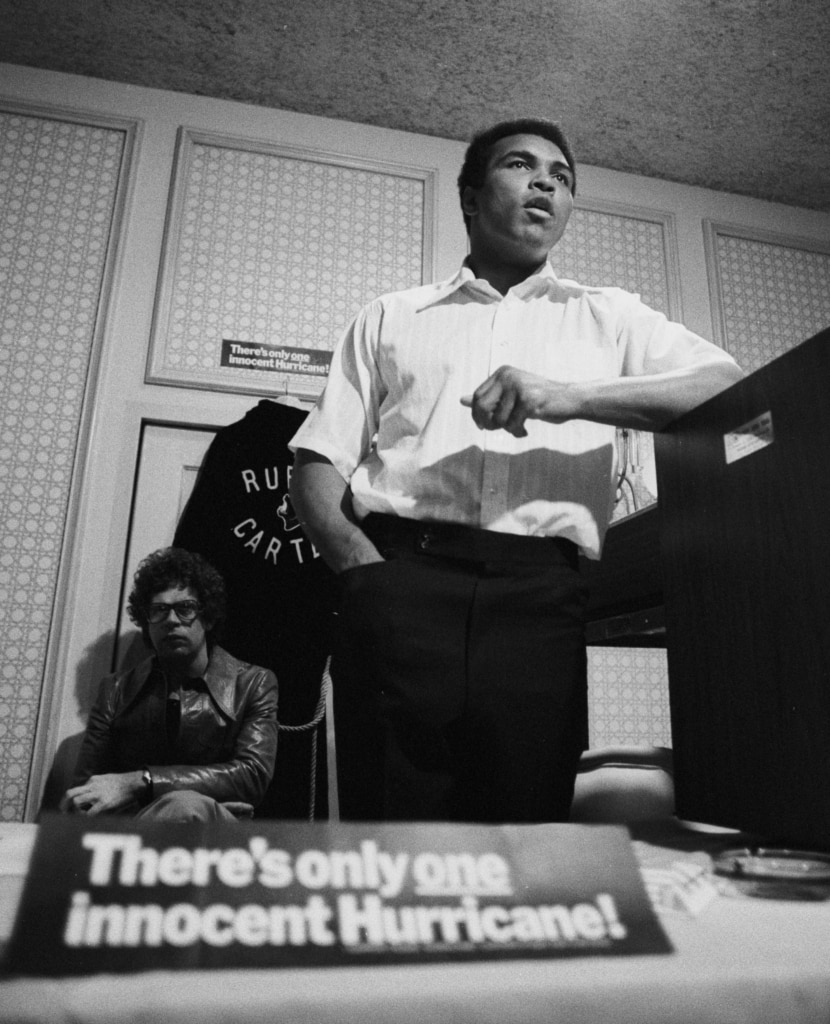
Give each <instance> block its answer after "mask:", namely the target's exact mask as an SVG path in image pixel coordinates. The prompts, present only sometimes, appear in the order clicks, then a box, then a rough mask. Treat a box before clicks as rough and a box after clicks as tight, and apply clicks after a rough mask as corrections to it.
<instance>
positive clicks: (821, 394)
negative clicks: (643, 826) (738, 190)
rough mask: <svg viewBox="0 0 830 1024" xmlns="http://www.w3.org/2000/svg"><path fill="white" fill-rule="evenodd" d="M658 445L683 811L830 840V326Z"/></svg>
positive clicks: (771, 832) (787, 835)
mask: <svg viewBox="0 0 830 1024" xmlns="http://www.w3.org/2000/svg"><path fill="white" fill-rule="evenodd" d="M656 455H657V482H658V492H659V506H660V507H659V533H660V547H661V554H662V578H663V598H664V606H665V616H666V631H667V652H668V664H669V688H670V702H671V716H672V744H673V748H674V761H675V787H676V797H677V813H678V815H679V816H680V817H681V818H687V819H692V820H696V821H704V822H710V823H713V824H717V825H725V826H728V827H733V828H740V829H744V830H747V831H749V832H753V833H757V834H759V835H760V836H761V837H763V839H764V840H765V841H767V842H775V843H787V844H790V845H792V844H797V845H800V846H807V847H809V848H812V849H824V848H828V849H830V330H825V331H823V332H822V333H821V334H818V335H816V336H815V337H814V338H811V339H810V340H809V341H806V342H804V343H803V344H801V345H799V346H798V347H797V348H795V349H793V350H791V351H790V352H787V353H786V354H785V355H783V356H781V357H780V358H778V359H776V360H775V361H774V362H772V363H770V364H769V365H767V366H765V367H763V368H762V369H760V370H758V371H756V372H755V373H753V374H751V375H750V376H748V377H747V378H745V379H744V380H743V381H741V382H739V383H738V384H736V385H734V386H733V387H731V388H729V389H728V390H727V391H725V392H723V393H722V394H720V395H718V396H716V397H715V398H713V399H711V400H710V401H708V402H706V403H704V404H703V405H701V406H699V407H698V408H697V409H694V410H693V411H692V412H690V413H688V414H687V415H685V416H683V417H681V418H680V419H678V420H677V421H675V422H674V423H673V424H672V425H671V426H670V428H669V429H668V430H667V431H666V432H664V433H663V434H661V435H658V436H657V438H656Z"/></svg>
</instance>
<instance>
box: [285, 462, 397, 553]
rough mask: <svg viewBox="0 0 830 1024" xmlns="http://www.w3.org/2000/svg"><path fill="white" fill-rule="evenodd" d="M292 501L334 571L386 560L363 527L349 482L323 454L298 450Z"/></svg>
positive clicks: (292, 478)
mask: <svg viewBox="0 0 830 1024" xmlns="http://www.w3.org/2000/svg"><path fill="white" fill-rule="evenodd" d="M291 501H292V503H293V505H294V511H295V512H296V513H297V516H298V518H299V520H300V522H301V523H302V524H303V529H304V530H305V532H306V534H307V535H308V537H309V539H310V540H311V542H312V544H313V545H314V546H315V547H316V548H317V550H318V551H319V552H320V554H321V555H322V557H323V559H324V560H325V562H326V564H327V565H328V566H329V567H330V568H331V569H333V570H334V571H335V572H343V570H344V569H351V568H353V567H354V566H356V565H364V564H366V563H368V562H381V561H383V558H382V557H381V555H380V553H379V552H378V549H377V548H376V547H375V546H374V544H373V543H372V542H371V541H370V540H369V538H368V537H367V536H366V534H365V533H364V532H363V530H361V529H360V525H359V524H358V521H357V518H356V517H355V514H354V511H353V509H352V500H351V494H350V492H349V485H348V483H347V482H346V481H345V480H344V479H343V477H342V476H341V475H340V473H339V472H338V471H337V470H336V469H335V467H334V466H333V465H332V463H331V462H330V461H329V460H328V459H327V458H325V457H324V456H322V455H318V454H317V453H316V452H312V451H309V450H308V449H305V448H299V449H298V450H297V453H296V455H295V456H294V469H293V472H292V474H291Z"/></svg>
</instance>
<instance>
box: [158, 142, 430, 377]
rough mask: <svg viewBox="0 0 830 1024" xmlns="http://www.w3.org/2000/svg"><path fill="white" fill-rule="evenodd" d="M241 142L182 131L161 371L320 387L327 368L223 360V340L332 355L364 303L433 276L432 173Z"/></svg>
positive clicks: (162, 305)
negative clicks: (277, 368)
mask: <svg viewBox="0 0 830 1024" xmlns="http://www.w3.org/2000/svg"><path fill="white" fill-rule="evenodd" d="M237 147H238V143H237V144H236V146H234V145H232V144H231V143H228V144H227V145H225V144H213V143H210V142H205V141H201V140H200V139H199V138H198V137H193V136H191V135H190V134H189V133H187V132H185V133H183V135H182V137H181V139H180V144H179V173H178V175H177V180H176V183H175V187H174V194H173V203H172V206H171V211H172V216H171V228H170V230H169V232H168V241H167V251H166V253H165V258H164V264H163V270H162V278H161V282H160V292H159V307H158V311H157V319H156V325H155V329H154V341H153V355H152V360H151V367H150V379H158V380H166V381H169V382H175V383H180V384H185V385H190V384H192V385H195V386H199V385H206V386H208V387H215V388H220V389H231V390H238V391H245V390H247V391H252V392H258V393H264V394H270V393H273V391H274V390H283V389H285V390H288V391H290V392H291V393H297V394H305V395H307V396H312V397H313V396H314V395H316V393H317V392H318V391H319V389H320V387H321V386H322V383H323V380H324V373H321V374H320V375H319V376H317V377H316V378H315V377H309V376H308V375H303V374H289V375H288V376H286V375H285V374H281V373H279V372H276V373H275V372H273V368H271V369H269V368H268V367H267V366H263V368H262V369H245V368H241V367H237V366H231V365H221V363H222V355H221V353H222V347H223V341H224V342H225V343H226V344H227V343H228V342H230V341H235V342H240V343H244V345H245V346H246V353H247V352H252V351H254V349H253V348H252V347H253V346H256V347H257V348H256V351H257V352H258V353H259V352H262V351H268V352H272V351H273V350H274V349H278V350H280V349H283V348H284V347H288V348H295V349H296V348H299V349H303V350H315V349H322V350H323V351H324V352H326V353H328V352H329V351H330V350H331V349H332V348H333V347H334V344H335V342H336V341H337V339H338V338H339V337H340V335H341V334H342V332H343V331H344V330H345V328H346V326H347V324H348V323H349V321H350V320H351V319H352V318H353V317H354V315H355V314H356V313H357V311H358V309H359V308H360V307H361V306H362V305H364V303H366V302H368V301H369V300H370V299H373V298H375V296H377V295H381V294H383V293H384V292H387V291H391V290H394V289H398V288H408V287H410V286H412V285H417V284H421V283H422V282H423V280H424V271H425V265H426V264H427V263H428V262H429V260H430V259H431V251H430V245H429V242H430V234H429V232H428V230H426V229H427V225H429V223H430V222H431V221H430V218H431V208H430V207H431V198H430V197H431V192H430V188H429V182H430V175H429V174H428V173H419V172H416V171H413V172H412V174H410V175H407V174H404V173H403V172H402V171H398V172H392V171H391V170H385V169H384V168H382V167H381V168H375V167H370V166H368V165H367V166H363V167H361V166H359V165H357V166H354V165H351V164H348V165H347V164H341V163H335V162H332V161H329V160H325V159H323V158H322V157H321V158H320V159H315V158H314V156H313V155H312V154H309V155H308V158H307V159H303V158H301V157H298V156H296V155H293V154H292V155H286V154H285V152H281V151H279V150H276V151H265V152H259V151H252V150H250V149H245V148H237ZM286 382H287V384H288V387H287V388H286Z"/></svg>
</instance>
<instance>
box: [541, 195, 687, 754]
mask: <svg viewBox="0 0 830 1024" xmlns="http://www.w3.org/2000/svg"><path fill="white" fill-rule="evenodd" d="M673 245H674V241H673V232H672V230H671V218H670V217H668V216H666V217H663V216H662V215H660V214H654V215H653V216H652V215H651V214H646V213H643V214H641V215H640V216H637V215H636V214H635V213H630V212H626V211H625V210H620V211H614V210H611V209H610V208H609V210H608V211H606V210H598V209H577V210H575V211H574V214H573V217H572V219H571V222H570V224H569V225H568V230H567V232H566V233H565V235H564V237H563V238H562V241H561V242H559V244H558V245H557V247H556V249H555V250H554V252H553V256H552V259H551V262H552V264H553V267H554V270H555V271H556V273H557V274H559V276H560V277H571V278H574V279H576V280H578V281H581V282H582V283H583V284H592V285H617V286H619V287H621V288H625V289H627V290H628V291H632V292H637V293H639V295H640V296H641V298H642V299H643V301H644V302H646V303H647V304H648V305H650V306H652V307H653V308H654V309H659V310H660V311H661V312H663V313H665V314H666V315H667V316H669V317H672V318H674V319H679V318H680V296H679V294H678V290H677V285H676V279H675V276H674V267H675V256H676V253H675V252H674V250H673ZM617 445H618V450H619V462H620V466H621V467H622V468H624V470H625V472H624V473H622V474H621V476H620V482H619V486H618V489H617V505H616V508H615V510H614V517H613V518H614V519H620V518H622V517H623V516H626V515H629V514H630V513H632V512H635V511H637V510H638V509H640V508H645V507H646V506H648V505H651V504H653V502H654V501H655V499H656V495H657V479H656V471H655V468H654V439H653V437H652V435H651V434H649V433H644V432H642V431H636V430H627V431H618V436H617ZM588 679H589V690H588V692H589V715H590V718H589V729H590V744H591V747H594V748H596V747H605V746H618V745H630V744H654V745H657V746H671V725H670V719H669V690H668V667H667V664H666V654H665V651H663V650H659V649H653V648H633V647H592V648H589V652H588Z"/></svg>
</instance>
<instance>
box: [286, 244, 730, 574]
mask: <svg viewBox="0 0 830 1024" xmlns="http://www.w3.org/2000/svg"><path fill="white" fill-rule="evenodd" d="M716 362H729V363H732V362H733V360H732V358H731V357H730V356H729V355H728V354H727V353H726V352H724V351H723V350H722V349H720V348H718V347H717V346H716V345H713V344H712V343H710V342H708V341H705V340H704V339H703V338H701V337H699V336H698V335H696V334H693V333H692V332H691V331H689V330H687V329H686V328H685V327H683V326H682V325H681V324H678V323H674V322H672V321H670V320H668V319H667V318H666V317H665V316H664V315H663V314H662V313H658V312H656V311H655V310H653V309H650V308H649V307H648V306H646V305H645V304H644V303H643V302H641V301H640V299H639V297H638V296H636V295H632V294H630V293H629V292H625V291H623V290H621V289H619V288H588V287H585V286H583V285H579V284H577V283H576V282H575V281H568V280H560V279H558V278H557V277H556V275H555V274H554V273H553V270H552V269H551V267H550V266H549V264H545V266H544V267H543V268H542V269H541V270H540V271H539V272H538V273H536V274H534V275H532V276H531V277H529V278H527V279H526V280H525V281H522V282H521V283H520V284H518V285H516V286H515V287H513V288H511V289H510V290H509V291H508V292H507V294H506V295H504V296H502V295H501V294H500V293H499V292H498V291H496V290H495V289H494V288H492V287H491V286H490V285H489V284H488V283H487V282H486V281H483V280H480V279H476V278H475V276H474V274H473V273H472V271H471V270H470V268H469V267H468V266H467V265H466V264H465V265H464V266H462V268H461V270H460V271H459V273H458V274H456V275H455V277H453V278H451V279H450V280H448V281H444V282H441V283H439V284H434V285H425V286H422V287H419V288H413V289H409V290H406V291H402V292H393V293H390V294H388V295H384V296H381V297H380V298H378V299H376V300H375V301H373V302H370V303H369V304H368V305H367V306H366V307H364V309H363V310H362V311H361V312H360V313H359V314H358V316H357V318H356V319H355V320H354V322H353V323H352V324H351V326H350V327H349V328H348V330H347V331H346V333H345V335H344V336H343V338H342V339H341V340H340V343H339V345H338V346H337V349H336V350H335V352H334V356H333V359H332V364H331V370H330V373H329V377H328V381H327V383H326V387H325V389H324V391H323V394H322V395H321V396H320V399H319V400H318V402H317V405H316V407H315V408H314V409H312V411H311V412H310V413H309V415H308V417H307V419H306V420H305V422H304V423H303V425H302V426H301V427H300V429H299V430H298V432H297V433H296V434H295V435H294V437H293V438H292V440H291V447H292V449H294V450H296V449H297V448H305V449H309V450H311V451H314V452H317V453H318V454H320V455H323V456H325V457H326V458H328V459H329V460H330V461H331V462H332V463H333V464H334V466H335V467H336V468H337V469H338V470H339V472H340V473H341V474H342V475H343V477H344V479H346V480H347V481H349V484H350V487H351V492H352V496H353V501H354V508H355V512H356V514H357V516H358V517H359V518H362V517H363V516H364V515H366V514H367V513H368V512H370V511H375V512H385V513H391V514H394V515H400V516H405V517H407V518H410V519H419V520H433V521H435V520H437V521H451V522H460V523H465V524H468V525H472V526H476V527H480V528H483V529H487V530H495V531H498V532H503V533H512V534H520V535H526V536H558V537H565V538H567V539H569V540H572V541H574V542H575V543H576V544H578V545H579V546H580V547H581V548H582V550H583V551H584V553H585V554H586V555H587V556H588V557H589V558H598V557H599V555H600V551H601V548H602V541H603V538H604V536H605V531H606V529H607V526H608V522H609V520H610V517H611V512H612V509H613V501H614V489H615V481H616V444H615V429H614V427H613V426H607V425H605V424H600V423H591V422H587V421H585V420H571V421H569V422H566V423H562V424H551V423H543V422H541V421H539V420H528V421H526V423H525V427H526V429H527V436H526V437H519V438H517V437H513V435H512V434H509V433H508V432H507V431H504V430H495V431H484V430H479V429H478V427H476V425H475V423H474V422H473V419H472V415H471V413H470V410H469V409H468V408H466V407H465V406H463V405H462V404H461V398H462V396H466V395H470V394H471V393H472V392H473V391H474V390H475V389H476V388H477V387H478V386H479V384H481V383H482V382H483V381H484V380H485V379H486V378H487V377H488V376H489V375H490V374H491V373H493V372H494V371H495V370H497V369H498V368H499V367H500V366H502V365H505V364H506V365H511V366H515V367H518V368H520V369H523V370H527V371H530V372H531V373H535V374H539V375H540V376H543V377H547V378H549V379H553V380H557V381H566V382H567V381H588V380H598V379H608V378H613V377H620V376H636V375H640V374H655V373H662V372H666V371H669V370H674V369H680V368H683V367H688V366H690V365H704V364H710V363H716Z"/></svg>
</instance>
